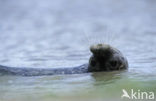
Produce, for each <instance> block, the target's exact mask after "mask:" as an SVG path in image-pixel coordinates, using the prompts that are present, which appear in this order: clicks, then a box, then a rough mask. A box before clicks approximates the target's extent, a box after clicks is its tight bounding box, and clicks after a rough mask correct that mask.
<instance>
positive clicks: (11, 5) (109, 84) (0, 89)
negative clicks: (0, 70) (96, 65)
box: [0, 0, 156, 101]
mask: <svg viewBox="0 0 156 101" xmlns="http://www.w3.org/2000/svg"><path fill="white" fill-rule="evenodd" d="M155 5H156V1H155V0H24V1H22V0H0V65H4V66H11V67H27V68H29V67H35V68H39V67H42V68H61V67H69V68H70V67H73V66H78V65H82V64H84V63H87V62H88V59H89V57H90V55H91V53H90V52H89V46H90V45H91V44H94V43H109V44H111V45H112V46H114V47H116V48H118V49H119V50H121V51H122V53H123V54H124V55H125V56H126V57H127V59H128V62H129V69H128V70H127V71H122V72H119V71H118V72H117V71H116V72H107V73H105V72H101V73H88V74H73V75H54V76H36V77H22V76H9V75H8V76H7V75H4V76H0V101H57V100H58V101H79V100H83V101H84V100H85V101H117V100H119V101H120V100H122V99H121V95H122V89H126V90H127V91H130V89H134V90H136V91H137V90H141V91H152V92H155V94H156V50H155V49H156V40H155V39H156V13H155V12H156V6H155ZM124 100H126V99H124Z"/></svg>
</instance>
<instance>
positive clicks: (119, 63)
mask: <svg viewBox="0 0 156 101" xmlns="http://www.w3.org/2000/svg"><path fill="white" fill-rule="evenodd" d="M90 51H91V52H92V56H91V57H90V59H89V63H88V64H84V65H81V66H77V67H71V68H27V67H7V66H2V65H0V73H1V74H11V75H22V76H40V75H55V74H80V73H88V72H102V71H115V70H123V69H127V68H128V62H127V59H126V58H125V57H124V56H123V55H122V53H121V52H120V51H119V50H117V49H116V48H114V47H112V46H110V45H108V44H96V45H92V46H91V47H90Z"/></svg>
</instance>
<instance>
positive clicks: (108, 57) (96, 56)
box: [88, 44, 128, 72]
mask: <svg viewBox="0 0 156 101" xmlns="http://www.w3.org/2000/svg"><path fill="white" fill-rule="evenodd" d="M90 51H91V52H92V53H93V55H92V56H91V58H90V60H89V66H88V71H89V72H99V71H113V70H121V69H126V68H128V62H127V59H126V58H125V57H124V56H123V55H122V53H121V52H120V51H119V50H117V49H116V48H113V47H111V46H110V45H108V44H97V45H92V46H91V47H90Z"/></svg>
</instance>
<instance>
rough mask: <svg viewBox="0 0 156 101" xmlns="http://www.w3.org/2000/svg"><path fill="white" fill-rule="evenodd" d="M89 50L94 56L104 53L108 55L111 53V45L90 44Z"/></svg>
mask: <svg viewBox="0 0 156 101" xmlns="http://www.w3.org/2000/svg"><path fill="white" fill-rule="evenodd" d="M90 51H91V52H92V53H93V55H95V56H103V55H104V54H107V55H109V54H110V53H111V47H110V45H107V44H97V45H92V46H91V47H90Z"/></svg>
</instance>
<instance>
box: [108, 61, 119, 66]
mask: <svg viewBox="0 0 156 101" xmlns="http://www.w3.org/2000/svg"><path fill="white" fill-rule="evenodd" d="M110 64H111V66H113V67H115V66H117V64H118V62H117V61H115V60H114V61H110Z"/></svg>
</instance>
